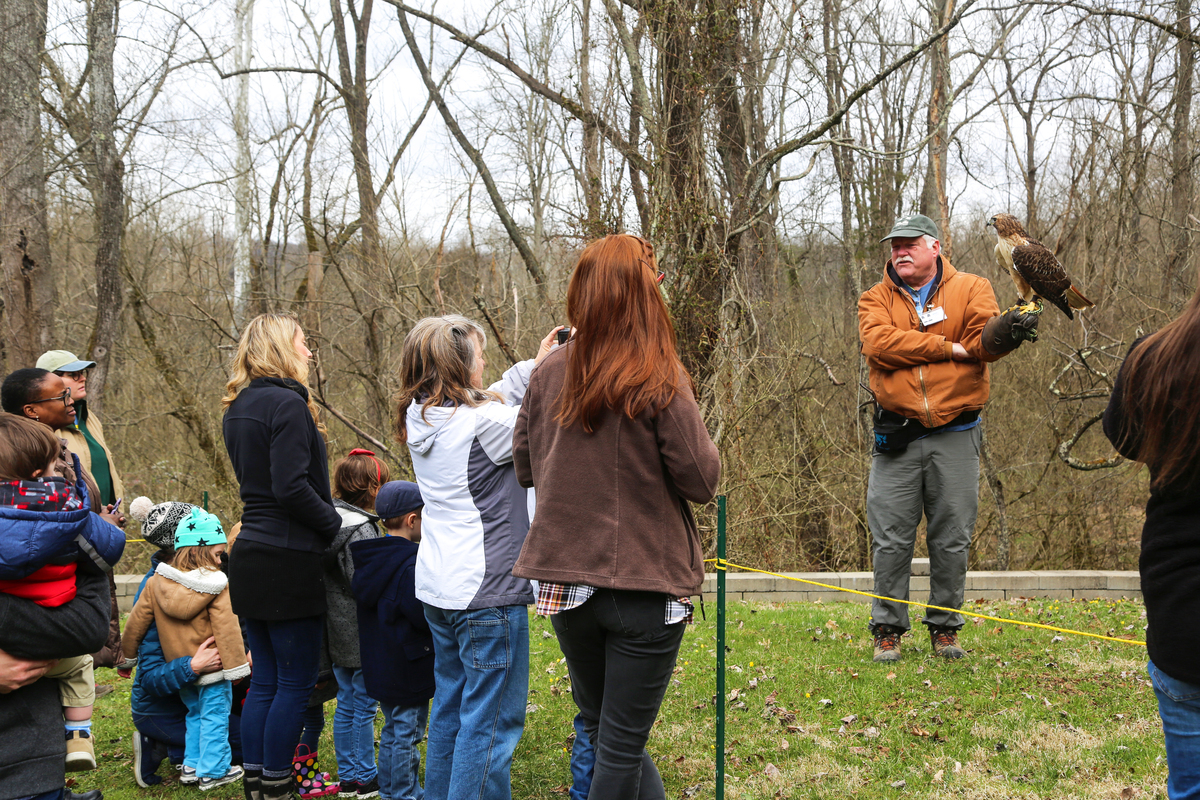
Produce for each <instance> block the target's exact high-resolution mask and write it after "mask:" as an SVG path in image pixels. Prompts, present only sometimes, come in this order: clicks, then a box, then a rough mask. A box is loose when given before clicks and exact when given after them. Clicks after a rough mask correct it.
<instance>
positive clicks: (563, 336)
mask: <svg viewBox="0 0 1200 800" xmlns="http://www.w3.org/2000/svg"><path fill="white" fill-rule="evenodd" d="M570 338H571V329H570V328H563V329H562V330H560V331H559V332H558V343H559V344H566V343H567V339H570Z"/></svg>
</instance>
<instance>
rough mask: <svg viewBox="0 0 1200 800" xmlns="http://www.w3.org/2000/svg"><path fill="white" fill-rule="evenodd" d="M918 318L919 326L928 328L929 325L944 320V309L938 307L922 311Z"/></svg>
mask: <svg viewBox="0 0 1200 800" xmlns="http://www.w3.org/2000/svg"><path fill="white" fill-rule="evenodd" d="M919 316H920V317H921V324H922V325H924V326H925V327H926V328H928V327H929V326H930V325H936V324H937V323H939V322H941V321H942V320H944V319H946V309H944V308H942V307H940V306H939V307H937V308H930V309H927V310H925V311H922V312H921V314H920V315H919Z"/></svg>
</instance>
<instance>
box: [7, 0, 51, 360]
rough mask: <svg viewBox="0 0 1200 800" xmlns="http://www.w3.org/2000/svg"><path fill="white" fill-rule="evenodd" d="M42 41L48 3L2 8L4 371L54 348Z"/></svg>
mask: <svg viewBox="0 0 1200 800" xmlns="http://www.w3.org/2000/svg"><path fill="white" fill-rule="evenodd" d="M45 42H46V0H3V1H2V2H0V74H2V75H3V76H4V77H3V80H0V142H3V146H0V270H2V275H3V285H2V286H0V302H2V303H3V308H0V320H2V323H3V324H2V326H0V327H2V330H3V333H4V335H3V344H2V345H0V348H2V351H0V356H3V359H2V360H0V363H5V364H6V369H18V368H20V367H31V366H33V363H34V361H35V360H36V359H37V357H38V356H39V355H41V353H42V352H44V351H46V350H48V349H50V348H51V347H53V346H54V344H55V342H54V311H55V305H56V303H57V293H56V288H55V283H54V273H53V271H52V269H51V264H50V241H49V232H48V230H47V224H46V168H45V159H44V156H43V153H42V121H41V102H40V100H39V97H40V95H41V88H40V85H39V84H40V81H41V55H42V52H43V51H44V50H45Z"/></svg>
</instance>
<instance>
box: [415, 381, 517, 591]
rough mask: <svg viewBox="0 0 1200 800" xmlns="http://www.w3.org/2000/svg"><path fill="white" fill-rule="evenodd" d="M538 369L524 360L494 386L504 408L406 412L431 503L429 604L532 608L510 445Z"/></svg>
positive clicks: (424, 493)
mask: <svg viewBox="0 0 1200 800" xmlns="http://www.w3.org/2000/svg"><path fill="white" fill-rule="evenodd" d="M533 367H534V362H533V361H532V360H530V361H522V362H520V363H519V364H517V365H515V366H513V367H512V368H511V369H509V370H508V371H507V372H505V373H504V376H503V377H502V378H501V379H500V381H499V382H498V383H495V384H492V385H491V386H490V387H488V388H489V389H490V390H491V391H493V392H497V393H498V394H500V395H501V396H502V397H503V398H504V401H505V402H503V403H500V402H495V401H493V402H489V403H486V404H484V405H482V406H476V407H474V408H472V407H470V406H457V407H455V406H442V407H436V406H435V407H429V408H426V407H425V406H424V405H421V404H418V403H416V402H413V403H411V404H410V405H409V407H408V411H407V414H406V416H405V422H406V425H407V428H408V450H409V453H410V454H411V455H412V461H413V472H414V473H416V478H417V485H418V486H419V487H420V489H421V497H422V498H423V499H424V501H425V507H424V509H423V510H422V512H421V548H420V550H418V552H417V568H416V594H417V599H418V600H420V601H422V602H424V603H428V604H430V605H432V606H435V607H437V608H445V609H453V610H461V609H476V608H491V607H495V606H507V605H521V604H529V603H532V602H534V593H533V588H532V586H531V585H530V583H529V581H527V580H525V579H524V578H516V577H513V574H512V567H513V564H514V563H515V562H516V560H517V556H518V555H520V553H521V546H522V545H523V544H524V543H525V535H526V534H527V533H528V532H529V509H528V505H527V498H526V492H525V489H523V488H521V485H520V484H518V483H517V476H516V471H515V470H514V468H513V464H512V459H513V456H512V438H513V429H514V427H516V424H517V414H518V412H519V411H520V405H521V401H522V399H524V397H525V390H526V388H527V387H528V386H529V376H530V374H531V373H532V372H533ZM422 412H424V418H422Z"/></svg>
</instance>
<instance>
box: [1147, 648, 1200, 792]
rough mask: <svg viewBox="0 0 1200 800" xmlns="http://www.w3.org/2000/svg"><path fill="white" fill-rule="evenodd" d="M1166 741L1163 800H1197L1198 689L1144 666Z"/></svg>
mask: <svg viewBox="0 0 1200 800" xmlns="http://www.w3.org/2000/svg"><path fill="white" fill-rule="evenodd" d="M1146 669H1147V672H1149V673H1150V680H1151V682H1152V683H1153V684H1154V693H1155V694H1156V695H1158V715H1159V716H1160V717H1162V724H1163V734H1164V735H1165V736H1166V740H1167V797H1169V798H1171V800H1196V799H1197V798H1200V686H1197V685H1196V684H1194V683H1184V682H1183V681H1178V680H1175V679H1174V678H1172V677H1171V676H1170V675H1168V674H1166V673H1165V672H1163V671H1162V670H1160V669H1159V668H1158V667H1156V666H1154V662H1153V661H1151V662H1149V664H1148V665H1147V668H1146Z"/></svg>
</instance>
